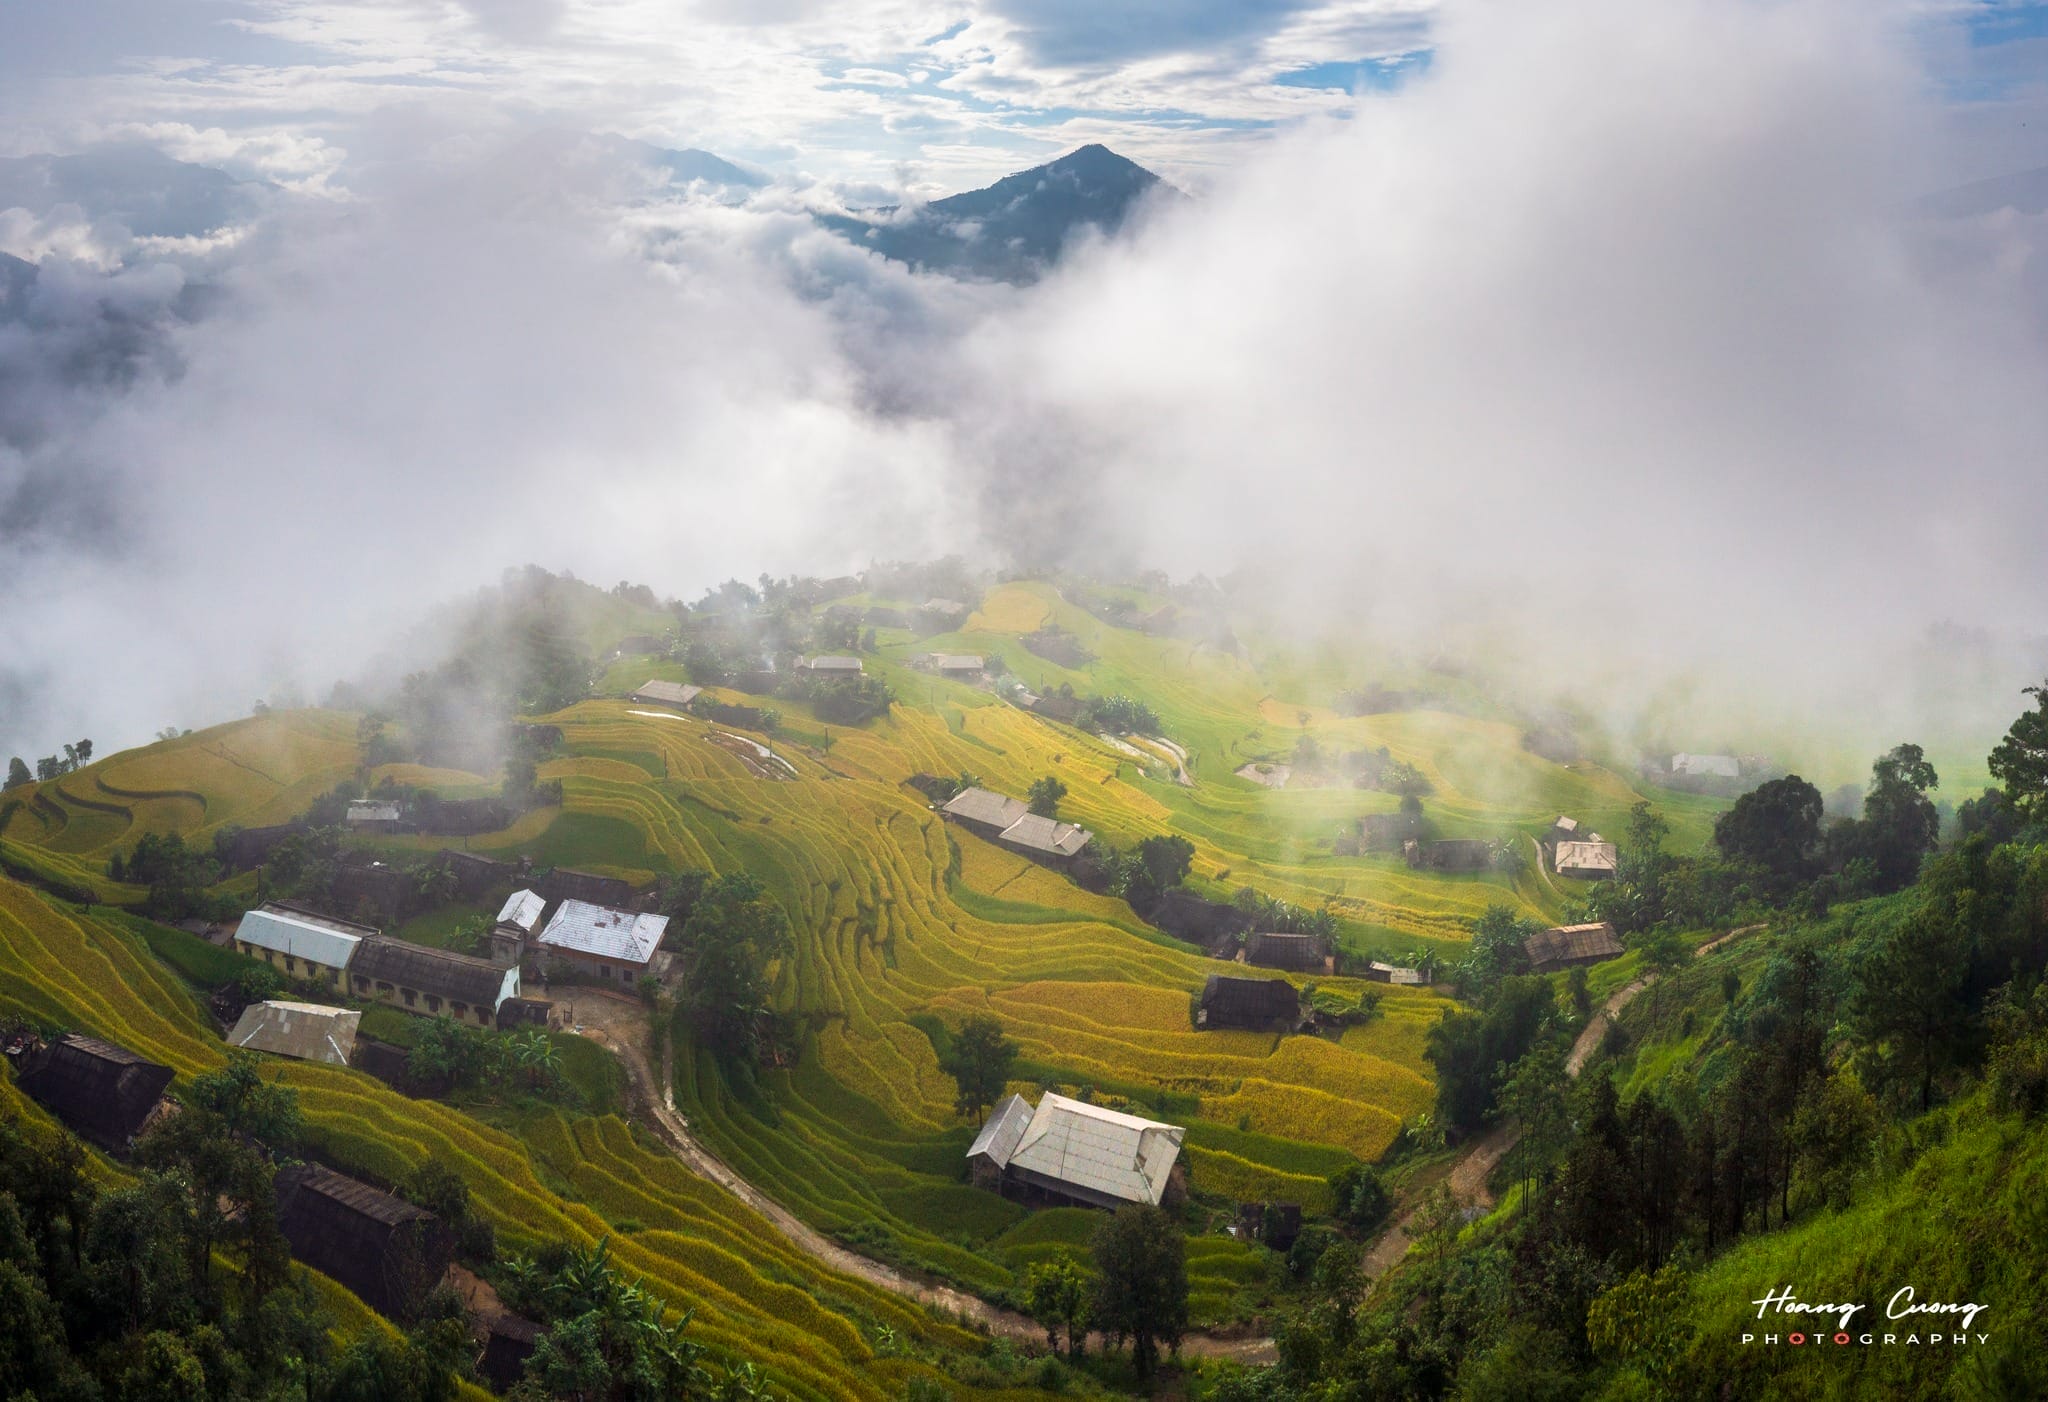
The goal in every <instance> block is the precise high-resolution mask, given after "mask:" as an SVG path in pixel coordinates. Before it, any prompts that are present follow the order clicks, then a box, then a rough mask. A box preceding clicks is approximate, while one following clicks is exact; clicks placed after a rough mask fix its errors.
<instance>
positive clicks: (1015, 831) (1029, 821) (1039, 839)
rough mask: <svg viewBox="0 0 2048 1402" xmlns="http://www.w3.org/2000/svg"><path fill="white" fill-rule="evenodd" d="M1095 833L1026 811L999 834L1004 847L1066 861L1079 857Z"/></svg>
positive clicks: (998, 838)
mask: <svg viewBox="0 0 2048 1402" xmlns="http://www.w3.org/2000/svg"><path fill="white" fill-rule="evenodd" d="M1094 837H1095V834H1094V833H1092V832H1090V831H1088V829H1086V828H1084V827H1079V826H1076V825H1075V824H1073V823H1063V822H1060V821H1059V820H1058V819H1057V818H1048V817H1045V816H1043V815H1042V814H1038V813H1026V814H1025V815H1024V816H1023V817H1021V818H1019V819H1018V820H1017V821H1016V822H1014V823H1012V824H1010V826H1008V827H1007V828H1004V829H1003V831H1002V832H1001V833H1000V834H999V835H998V836H997V837H996V841H998V842H1000V843H1002V844H1003V845H1004V846H1005V847H1014V848H1016V849H1017V850H1018V851H1020V852H1023V853H1024V854H1025V855H1027V856H1032V857H1041V858H1049V859H1051V860H1053V861H1065V860H1066V859H1067V858H1069V857H1073V856H1076V855H1078V854H1079V853H1080V851H1081V849H1082V848H1083V847H1086V846H1087V845H1088V844H1089V843H1090V842H1091V841H1093V840H1094Z"/></svg>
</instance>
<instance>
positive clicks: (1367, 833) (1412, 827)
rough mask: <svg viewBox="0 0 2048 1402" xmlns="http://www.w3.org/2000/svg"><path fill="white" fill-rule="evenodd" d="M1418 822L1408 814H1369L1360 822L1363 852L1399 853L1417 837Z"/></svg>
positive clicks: (1361, 848)
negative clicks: (1404, 845)
mask: <svg viewBox="0 0 2048 1402" xmlns="http://www.w3.org/2000/svg"><path fill="white" fill-rule="evenodd" d="M1417 826H1418V822H1417V820H1416V819H1414V818H1411V817H1409V816H1408V815H1407V814H1406V813H1368V814H1366V815H1365V816H1364V817H1363V818H1360V819H1359V820H1358V848H1359V851H1361V852H1398V851H1400V850H1401V844H1402V843H1403V842H1405V841H1407V840H1408V839H1409V838H1411V837H1413V836H1415V833H1416V828H1417Z"/></svg>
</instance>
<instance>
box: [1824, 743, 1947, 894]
mask: <svg viewBox="0 0 2048 1402" xmlns="http://www.w3.org/2000/svg"><path fill="white" fill-rule="evenodd" d="M1940 782H1941V781H1940V780H1939V779H1937V778H1936V777H1935V773H1934V766H1933V765H1931V764H1929V763H1928V762H1927V758H1926V756H1925V755H1924V754H1922V753H1921V750H1920V747H1919V746H1918V745H1899V746H1897V747H1895V748H1894V749H1893V750H1892V751H1891V752H1890V753H1888V754H1886V755H1884V756H1883V757H1881V758H1880V759H1878V760H1877V761H1876V762H1875V763H1874V764H1872V765H1871V766H1870V792H1869V793H1868V794H1866V795H1864V798H1863V816H1862V818H1861V819H1859V820H1857V821H1855V822H1851V823H1842V824H1838V825H1837V826H1836V828H1835V829H1834V830H1833V831H1831V832H1830V834H1829V839H1830V846H1831V848H1832V849H1833V853H1834V855H1835V857H1836V859H1837V861H1838V862H1839V863H1840V864H1841V865H1843V866H1845V867H1846V866H1847V865H1848V863H1850V862H1852V861H1855V860H1857V859H1858V858H1861V859H1863V860H1866V861H1868V862H1869V863H1870V864H1871V866H1872V868H1873V869H1874V871H1875V880H1874V882H1873V887H1874V889H1875V891H1876V893H1877V894H1879V895H1885V894H1888V893H1890V892H1893V891H1899V890H1903V889H1904V888H1905V887H1907V886H1909V885H1911V884H1912V882H1913V878H1914V877H1916V876H1918V875H1919V874H1920V859H1921V858H1922V857H1924V856H1926V855H1927V854H1928V853H1929V852H1931V851H1933V850H1934V847H1935V844H1936V843H1937V842H1938V841H1939V840H1940V837H1941V815H1940V814H1939V813H1938V812H1937V811H1936V810H1935V807H1934V800H1932V799H1930V798H1929V797H1927V791H1928V790H1929V789H1932V788H1936V787H1938V786H1939V785H1940Z"/></svg>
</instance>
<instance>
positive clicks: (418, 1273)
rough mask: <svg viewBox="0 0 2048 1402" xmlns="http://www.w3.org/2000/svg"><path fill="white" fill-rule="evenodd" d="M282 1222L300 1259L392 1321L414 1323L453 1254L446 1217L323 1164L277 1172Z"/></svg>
mask: <svg viewBox="0 0 2048 1402" xmlns="http://www.w3.org/2000/svg"><path fill="white" fill-rule="evenodd" d="M277 1225H278V1227H279V1229H280V1230H281V1231H283V1233H284V1238H285V1240H286V1241H288V1242H290V1243H291V1248H292V1255H293V1256H295V1257H297V1258H298V1259H299V1260H301V1261H303V1262H305V1263H306V1264H307V1265H309V1266H311V1267H312V1268H313V1269H314V1270H316V1271H319V1272H320V1273H321V1274H322V1275H326V1276H330V1277H332V1278H333V1279H334V1280H335V1281H337V1282H339V1283H340V1284H342V1285H344V1286H346V1287H347V1288H348V1289H349V1290H351V1291H353V1292H354V1293H355V1294H356V1295H357V1296H359V1297H360V1298H361V1299H362V1301H363V1303H364V1304H366V1305H368V1306H369V1307H370V1308H371V1309H374V1310H376V1311H377V1312H378V1313H379V1314H381V1315H383V1316H385V1317H386V1318H388V1319H401V1320H402V1319H409V1318H411V1317H412V1316H413V1315H414V1314H416V1313H417V1312H418V1310H419V1307H420V1305H421V1304H422V1303H423V1302H424V1301H425V1299H426V1297H427V1294H428V1292H429V1291H431V1290H432V1289H433V1288H434V1286H435V1285H437V1284H439V1283H440V1280H441V1277H442V1275H443V1274H444V1273H445V1272H446V1271H447V1269H448V1262H449V1260H450V1258H451V1256H452V1253H453V1241H452V1234H451V1233H450V1232H449V1231H448V1229H447V1227H446V1226H445V1225H444V1224H443V1223H442V1221H441V1219H440V1218H438V1217H436V1216H435V1215H434V1214H433V1213H431V1212H428V1211H427V1210H426V1209H425V1208H421V1207H415V1206H413V1204H411V1203H409V1202H406V1201H405V1200H404V1199H403V1198H395V1197H393V1196H391V1195H390V1194H389V1193H381V1192H379V1191H377V1190H376V1189H375V1188H373V1187H371V1186H370V1185H369V1184H368V1183H362V1182H358V1181H357V1180H355V1179H353V1178H349V1177H347V1176H345V1175H343V1174H339V1173H336V1172H335V1171H334V1170H333V1169H330V1168H322V1167H321V1166H320V1165H318V1164H310V1163H302V1164H293V1165H292V1166H291V1167H289V1168H284V1169H280V1170H279V1171H278V1174H277Z"/></svg>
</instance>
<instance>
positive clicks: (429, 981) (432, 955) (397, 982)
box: [349, 938, 519, 1012]
mask: <svg viewBox="0 0 2048 1402" xmlns="http://www.w3.org/2000/svg"><path fill="white" fill-rule="evenodd" d="M349 972H350V973H351V974H352V975H354V976H355V977H357V978H367V979H373V980H379V981H382V982H384V983H388V984H391V985H392V986H393V987H395V988H410V989H413V990H415V991H417V992H420V993H429V994H432V995H433V996H435V997H437V998H446V999H448V1000H450V1001H451V1002H457V1003H467V1004H469V1005H470V1006H472V1007H478V1008H482V1007H488V1008H490V1009H491V1011H493V1012H496V1011H497V1009H498V1005H499V1004H500V1003H503V1002H504V1001H505V1000H506V999H507V998H517V997H518V996H519V969H518V968H517V966H514V967H512V968H501V967H500V966H498V965H496V964H493V963H492V962H491V961H490V960H488V959H478V958H476V957H475V956H474V955H470V954H457V953H456V952H455V951H454V950H451V949H429V948H427V947H426V946H425V945H418V944H408V943H406V942H405V941H404V940H387V939H381V938H380V939H368V940H364V941H363V943H362V946H361V947H360V948H359V949H357V950H356V958H355V963H354V964H353V965H351V966H350V969H349Z"/></svg>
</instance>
